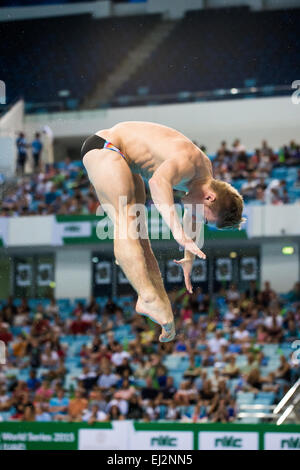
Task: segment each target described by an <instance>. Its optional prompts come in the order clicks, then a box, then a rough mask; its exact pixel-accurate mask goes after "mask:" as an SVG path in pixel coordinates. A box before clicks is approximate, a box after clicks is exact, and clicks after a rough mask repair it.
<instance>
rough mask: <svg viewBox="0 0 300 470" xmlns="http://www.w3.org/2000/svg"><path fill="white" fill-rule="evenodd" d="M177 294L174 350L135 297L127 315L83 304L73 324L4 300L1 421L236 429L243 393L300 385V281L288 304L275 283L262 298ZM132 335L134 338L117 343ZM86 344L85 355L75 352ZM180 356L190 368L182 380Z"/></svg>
mask: <svg viewBox="0 0 300 470" xmlns="http://www.w3.org/2000/svg"><path fill="white" fill-rule="evenodd" d="M169 295H170V299H171V302H172V306H173V310H174V313H175V318H176V324H177V332H178V335H177V337H176V339H175V341H173V342H171V343H164V344H163V343H159V342H158V339H157V338H158V333H159V331H158V326H157V325H155V324H154V323H152V322H150V321H149V320H146V319H145V318H144V317H142V316H140V315H138V314H136V312H135V310H134V301H133V299H132V301H131V300H130V301H128V302H127V303H125V304H123V307H122V308H121V307H120V306H119V305H118V303H117V300H116V301H115V302H114V301H113V300H112V299H108V300H107V301H106V304H104V305H103V307H102V308H101V307H100V306H99V304H98V303H97V301H96V299H91V300H90V301H89V302H87V303H86V304H84V303H80V302H79V303H77V304H76V305H74V306H73V307H72V309H71V311H70V314H69V315H68V316H67V317H64V316H62V312H61V308H62V307H60V306H59V303H58V302H57V301H56V300H55V299H51V300H49V301H48V302H47V303H45V302H44V303H42V302H41V304H37V305H36V307H35V308H31V307H29V304H28V300H27V299H23V300H22V302H21V303H19V304H18V305H16V304H15V302H14V299H13V298H9V299H8V300H7V301H5V302H3V303H2V306H1V309H0V340H1V341H4V342H5V343H6V346H7V361H6V365H2V366H1V365H0V420H1V419H9V420H21V421H40V422H41V421H77V422H80V421H85V422H89V423H93V422H98V421H99V422H100V421H108V420H122V419H135V420H143V421H153V420H157V419H165V420H181V421H189V422H230V421H235V420H236V419H237V412H238V409H237V402H236V397H237V394H238V392H239V391H243V392H253V393H254V394H257V393H259V392H262V391H265V392H272V393H273V394H274V397H275V402H276V401H278V400H279V399H280V398H281V397H282V395H283V393H285V392H286V391H287V390H288V388H289V387H290V386H291V384H292V383H293V382H294V381H295V380H296V379H297V377H299V374H300V367H299V360H298V361H297V360H295V357H294V356H295V351H294V349H293V346H292V344H293V342H294V341H295V340H297V339H298V340H299V339H300V283H298V284H296V285H295V286H294V288H293V289H292V290H291V291H290V292H289V293H288V294H287V295H286V296H285V297H284V298H283V297H280V296H278V295H277V294H276V293H275V292H274V291H273V289H272V287H271V286H270V285H269V283H266V284H265V285H264V287H263V288H262V290H259V289H258V288H257V286H256V283H255V282H250V284H249V288H248V289H247V290H246V291H245V292H239V291H238V289H237V287H236V286H234V285H231V286H229V287H228V288H227V289H225V288H222V289H221V290H220V291H219V292H217V293H216V294H215V295H214V296H213V297H212V298H210V297H209V296H208V294H206V293H204V292H202V290H201V288H200V287H199V288H197V289H196V290H195V292H194V293H193V294H188V293H186V291H185V290H182V291H173V292H170V294H169ZM124 327H127V328H128V334H126V335H125V336H124V337H123V340H122V341H121V340H120V339H119V340H117V339H116V338H117V337H118V332H119V331H120V330H121V329H122V328H124ZM66 335H67V336H66ZM70 335H71V336H70ZM87 335H88V338H87ZM67 337H69V338H71V342H69V343H67V342H65V338H67ZM80 338H84V341H83V342H82V343H81V345H80V348H79V350H78V352H77V354H74V352H73V354H72V353H70V350H69V348H72V345H74V344H75V342H76V341H78V339H80ZM265 345H272V347H273V348H274V351H273V354H274V356H273V357H269V356H267V355H266V354H265V352H264V347H265ZM283 345H285V346H288V349H287V350H286V349H285V352H287V354H284V353H283ZM293 354H294V356H293ZM170 357H171V358H175V359H176V360H180V361H184V364H185V368H184V370H183V371H182V376H181V377H180V380H179V381H178V380H176V374H178V371H176V370H174V369H172V367H171V366H170V362H168V361H166V359H168V358H170ZM241 357H244V358H245V361H244V362H242V363H241V362H240V359H241ZM274 360H277V363H276V365H275V368H274V369H272V368H271V369H269V371H268V372H267V373H264V370H265V369H266V367H267V366H268V364H269V365H270V363H271V362H272V361H274ZM74 367H75V369H74ZM24 371H28V377H26V379H23V378H22V374H23V373H24ZM67 377H69V378H70V377H71V382H70V381H68V380H67ZM3 413H4V414H5V413H8V414H9V417H7V416H6V418H3Z"/></svg>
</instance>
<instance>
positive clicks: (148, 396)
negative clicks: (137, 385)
mask: <svg viewBox="0 0 300 470" xmlns="http://www.w3.org/2000/svg"><path fill="white" fill-rule="evenodd" d="M157 395H158V390H157V389H155V388H154V387H153V384H152V378H151V377H147V378H146V386H145V387H143V388H142V390H141V397H142V400H143V401H147V400H154V399H155V398H156V397H157Z"/></svg>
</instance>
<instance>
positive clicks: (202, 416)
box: [192, 400, 208, 423]
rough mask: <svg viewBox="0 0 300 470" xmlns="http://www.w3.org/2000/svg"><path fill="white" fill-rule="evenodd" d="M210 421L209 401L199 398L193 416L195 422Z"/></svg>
mask: <svg viewBox="0 0 300 470" xmlns="http://www.w3.org/2000/svg"><path fill="white" fill-rule="evenodd" d="M207 421H208V409H207V401H206V400H199V401H198V403H197V404H196V406H195V409H194V413H193V416H192V422H193V423H206V422H207Z"/></svg>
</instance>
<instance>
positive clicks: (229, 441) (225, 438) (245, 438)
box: [199, 431, 258, 450]
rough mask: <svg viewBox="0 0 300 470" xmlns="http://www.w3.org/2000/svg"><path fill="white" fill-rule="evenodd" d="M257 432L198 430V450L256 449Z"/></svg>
mask: <svg viewBox="0 0 300 470" xmlns="http://www.w3.org/2000/svg"><path fill="white" fill-rule="evenodd" d="M257 449H258V433H257V432H236V431H233V432H229V431H227V432H226V431H225V432H224V431H223V432H222V431H200V432H199V450H257Z"/></svg>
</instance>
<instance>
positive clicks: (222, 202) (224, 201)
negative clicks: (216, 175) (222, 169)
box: [210, 180, 246, 230]
mask: <svg viewBox="0 0 300 470" xmlns="http://www.w3.org/2000/svg"><path fill="white" fill-rule="evenodd" d="M210 187H211V189H212V190H213V191H214V192H215V193H216V199H215V201H213V203H212V204H211V206H210V207H211V210H212V211H213V213H214V214H215V215H216V216H217V222H216V225H217V227H218V228H223V229H225V228H238V229H239V230H240V229H241V226H242V224H243V222H245V220H246V219H244V218H243V217H242V213H243V209H244V201H243V197H242V196H241V195H240V193H239V192H238V191H237V190H236V189H235V188H234V187H233V186H231V184H229V183H225V181H219V180H212V182H211V184H210Z"/></svg>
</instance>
